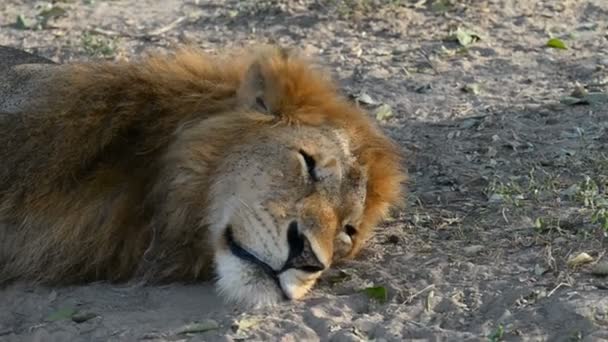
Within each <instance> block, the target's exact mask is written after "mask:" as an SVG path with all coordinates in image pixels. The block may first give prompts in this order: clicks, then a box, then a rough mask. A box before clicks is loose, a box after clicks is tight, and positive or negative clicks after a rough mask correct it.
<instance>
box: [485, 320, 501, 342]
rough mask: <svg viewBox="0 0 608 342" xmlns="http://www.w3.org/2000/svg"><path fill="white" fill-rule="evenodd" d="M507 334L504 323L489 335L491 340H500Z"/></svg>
mask: <svg viewBox="0 0 608 342" xmlns="http://www.w3.org/2000/svg"><path fill="white" fill-rule="evenodd" d="M504 334H505V328H504V327H503V326H502V324H499V325H498V327H497V328H496V330H494V332H493V333H492V335H490V336H488V339H489V340H490V342H498V341H500V340H502V336H503V335H504Z"/></svg>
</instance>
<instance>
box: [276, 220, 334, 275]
mask: <svg viewBox="0 0 608 342" xmlns="http://www.w3.org/2000/svg"><path fill="white" fill-rule="evenodd" d="M287 242H288V243H289V257H288V258H287V262H286V263H285V266H283V269H282V270H281V271H284V270H287V269H290V268H295V269H298V270H301V271H304V272H309V273H315V272H319V271H323V270H324V269H325V265H324V264H323V263H322V262H321V261H320V260H319V258H318V257H317V255H316V254H315V252H314V251H313V250H312V247H311V245H310V241H308V238H306V236H304V235H303V234H301V233H300V231H299V229H298V223H297V222H296V221H293V222H291V223H290V224H289V228H288V230H287Z"/></svg>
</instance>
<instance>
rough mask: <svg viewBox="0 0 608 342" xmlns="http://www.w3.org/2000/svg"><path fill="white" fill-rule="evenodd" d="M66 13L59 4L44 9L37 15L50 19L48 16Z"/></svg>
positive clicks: (58, 15)
mask: <svg viewBox="0 0 608 342" xmlns="http://www.w3.org/2000/svg"><path fill="white" fill-rule="evenodd" d="M66 13H67V11H66V10H65V9H64V8H62V7H59V6H53V7H51V8H49V9H47V10H44V11H42V12H40V13H38V15H39V16H41V17H43V18H45V19H50V18H57V17H60V16H62V15H64V14H66Z"/></svg>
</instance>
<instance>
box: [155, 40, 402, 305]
mask: <svg viewBox="0 0 608 342" xmlns="http://www.w3.org/2000/svg"><path fill="white" fill-rule="evenodd" d="M244 70H247V71H246V72H244V73H243V76H242V80H241V83H240V86H239V87H238V90H237V92H236V97H235V98H236V103H235V106H234V108H233V109H231V110H228V111H227V112H226V113H224V114H223V115H218V116H215V117H212V118H209V119H207V120H204V121H202V122H198V123H188V124H185V125H184V126H183V127H181V128H180V130H179V134H178V138H177V140H176V141H175V143H174V144H173V145H172V147H171V149H170V150H169V153H168V156H169V159H168V161H167V165H170V166H171V167H170V173H171V175H170V176H168V177H169V178H170V179H171V184H173V185H172V186H170V188H171V189H178V190H175V191H174V192H173V193H172V195H170V197H172V198H175V201H176V203H183V202H184V199H185V198H191V200H186V202H189V203H193V206H194V207H197V204H196V203H200V202H204V203H205V206H204V209H201V210H202V211H204V212H203V213H202V216H201V217H202V219H201V222H200V224H201V225H202V226H205V227H206V229H208V231H209V233H210V235H209V242H210V244H209V248H211V249H212V251H213V260H214V264H215V269H216V276H217V286H218V289H219V291H220V292H221V293H222V294H223V295H225V296H226V297H227V298H229V299H232V300H234V301H237V302H240V303H247V304H253V305H258V304H262V305H263V304H271V303H275V302H277V301H279V300H281V299H283V298H288V299H298V298H301V297H302V296H304V295H305V294H306V293H307V291H308V290H309V289H310V288H311V287H312V286H313V285H314V283H315V281H316V280H317V278H319V276H320V275H321V274H322V272H323V271H324V270H326V269H327V268H328V267H330V265H331V264H332V261H335V260H339V259H341V258H348V257H352V256H354V255H355V254H356V253H357V252H358V251H359V250H360V249H361V247H362V245H363V243H364V242H365V241H366V240H367V239H368V238H369V237H370V234H371V232H372V229H373V227H374V225H376V224H377V223H378V221H379V220H380V219H381V218H382V217H383V216H384V215H385V214H386V213H387V211H388V209H389V207H390V206H392V205H394V204H396V203H397V202H398V201H399V198H400V194H401V183H402V181H404V179H405V176H404V173H403V171H402V169H401V165H400V157H399V153H398V152H397V149H396V147H395V146H394V145H393V144H392V143H391V142H390V141H389V140H388V139H387V138H386V137H385V136H384V135H383V134H382V133H381V132H380V131H379V130H378V129H377V128H376V127H375V125H374V124H373V122H372V121H371V120H370V119H368V117H367V116H366V114H365V113H364V112H363V111H361V110H360V109H359V108H357V107H356V106H355V105H354V104H352V103H350V102H349V101H347V100H346V99H343V98H342V97H341V96H340V95H339V94H338V93H337V91H336V89H335V88H334V86H333V85H332V83H331V82H330V81H329V80H328V79H327V77H325V76H324V75H323V74H322V71H320V70H315V69H313V68H311V67H310V66H309V64H307V63H306V62H305V61H304V60H303V59H302V58H300V57H297V56H294V55H290V54H287V53H285V52H284V51H282V50H275V49H272V50H270V51H265V52H264V53H261V54H260V55H259V56H258V57H257V58H255V59H254V60H253V62H252V63H251V64H250V66H249V67H248V68H245V69H244ZM183 184H190V185H191V186H190V187H188V189H189V190H188V191H187V192H184V191H183V189H184V188H185V187H183V186H180V185H183ZM192 185H195V186H192ZM197 186H199V187H197ZM193 189H194V190H193ZM197 189H208V191H206V196H205V197H204V199H200V194H199V193H196V192H197ZM192 191H194V192H195V193H192ZM194 210H196V209H194ZM181 214H182V213H180V215H181Z"/></svg>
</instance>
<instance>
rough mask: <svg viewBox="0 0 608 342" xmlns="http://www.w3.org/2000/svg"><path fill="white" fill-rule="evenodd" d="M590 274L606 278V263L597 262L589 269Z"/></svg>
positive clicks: (607, 267)
mask: <svg viewBox="0 0 608 342" xmlns="http://www.w3.org/2000/svg"><path fill="white" fill-rule="evenodd" d="M591 274H593V275H595V276H599V277H605V276H608V261H602V262H598V263H597V264H595V265H593V267H592V268H591Z"/></svg>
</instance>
